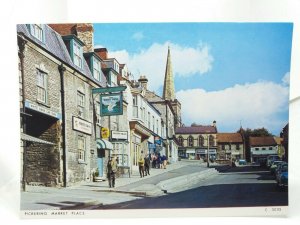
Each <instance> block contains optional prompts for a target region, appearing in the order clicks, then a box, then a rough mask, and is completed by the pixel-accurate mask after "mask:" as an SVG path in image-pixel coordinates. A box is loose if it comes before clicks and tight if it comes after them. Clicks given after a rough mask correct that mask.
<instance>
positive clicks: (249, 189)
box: [96, 166, 288, 209]
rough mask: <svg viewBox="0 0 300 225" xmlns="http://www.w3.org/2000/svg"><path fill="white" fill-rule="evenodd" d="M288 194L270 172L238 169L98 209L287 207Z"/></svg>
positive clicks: (249, 168)
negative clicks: (278, 187)
mask: <svg viewBox="0 0 300 225" xmlns="http://www.w3.org/2000/svg"><path fill="white" fill-rule="evenodd" d="M287 205H288V192H287V191H283V190H279V189H277V188H276V183H275V181H274V179H273V177H272V176H271V175H270V173H269V171H267V170H263V169H262V168H260V167H254V168H253V167H251V166H247V167H241V168H239V167H237V168H232V169H229V170H227V171H225V172H221V173H219V174H217V175H215V176H212V177H210V178H207V179H205V180H203V181H200V182H198V183H196V184H193V185H189V184H186V185H185V186H182V187H181V188H179V189H178V190H177V191H173V193H167V194H165V195H163V196H159V197H144V198H141V199H135V200H132V201H127V202H123V203H118V204H110V205H101V206H99V207H97V208H96V209H158V208H209V207H252V206H287Z"/></svg>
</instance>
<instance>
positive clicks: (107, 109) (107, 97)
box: [100, 93, 123, 116]
mask: <svg viewBox="0 0 300 225" xmlns="http://www.w3.org/2000/svg"><path fill="white" fill-rule="evenodd" d="M100 104H101V107H100V115H101V116H112V115H122V114H123V95H122V93H117V94H102V95H101V97H100Z"/></svg>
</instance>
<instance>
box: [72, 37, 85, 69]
mask: <svg viewBox="0 0 300 225" xmlns="http://www.w3.org/2000/svg"><path fill="white" fill-rule="evenodd" d="M82 58H83V55H82V46H81V45H80V44H79V43H77V42H76V41H75V40H73V62H74V64H75V65H76V66H78V67H79V68H82Z"/></svg>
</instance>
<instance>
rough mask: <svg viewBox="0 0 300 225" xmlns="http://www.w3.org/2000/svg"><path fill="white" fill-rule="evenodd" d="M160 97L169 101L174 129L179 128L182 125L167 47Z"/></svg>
mask: <svg viewBox="0 0 300 225" xmlns="http://www.w3.org/2000/svg"><path fill="white" fill-rule="evenodd" d="M162 97H163V99H164V100H166V101H170V103H171V105H172V108H173V110H174V112H175V128H176V127H181V125H182V123H181V104H180V102H179V101H178V100H177V99H176V96H175V87H174V78H173V69H172V62H171V52H170V47H168V56H167V64H166V72H165V81H164V88H163V96H162Z"/></svg>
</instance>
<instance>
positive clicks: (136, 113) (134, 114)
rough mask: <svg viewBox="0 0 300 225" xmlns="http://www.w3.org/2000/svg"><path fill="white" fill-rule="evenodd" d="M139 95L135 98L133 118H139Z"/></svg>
mask: <svg viewBox="0 0 300 225" xmlns="http://www.w3.org/2000/svg"><path fill="white" fill-rule="evenodd" d="M137 105H138V102H137V95H135V96H133V112H132V113H133V117H135V118H138V106H137Z"/></svg>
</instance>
